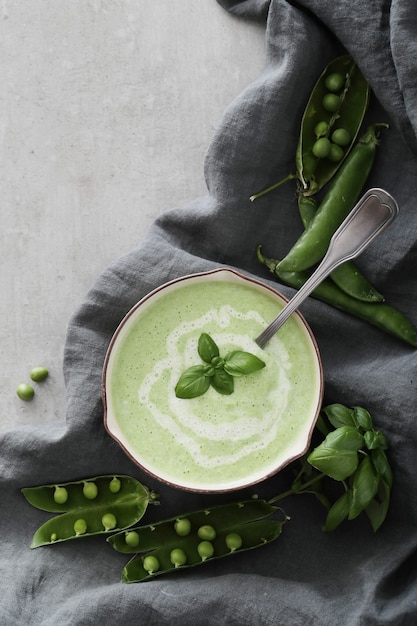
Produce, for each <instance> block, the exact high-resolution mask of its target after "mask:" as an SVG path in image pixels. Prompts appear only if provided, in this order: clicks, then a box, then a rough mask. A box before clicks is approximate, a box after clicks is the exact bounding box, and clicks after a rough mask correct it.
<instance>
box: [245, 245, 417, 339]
mask: <svg viewBox="0 0 417 626" xmlns="http://www.w3.org/2000/svg"><path fill="white" fill-rule="evenodd" d="M257 255H258V260H259V261H260V263H262V264H263V265H265V266H266V267H267V268H268V269H269V270H270V272H272V273H273V274H274V275H275V276H276V277H277V278H278V279H279V280H280V281H281V282H283V283H284V284H285V285H288V286H290V287H293V288H294V289H300V287H301V286H302V285H303V284H304V283H305V282H306V280H307V279H308V278H309V272H308V271H304V272H284V271H283V270H282V269H281V264H280V262H279V261H278V260H276V259H271V258H266V257H265V256H264V255H263V254H262V252H261V247H258V250H257ZM311 296H312V297H314V298H316V299H318V300H321V301H322V302H325V303H326V304H330V305H332V306H334V307H336V308H338V309H340V310H342V311H344V312H346V313H350V314H351V315H354V316H355V317H358V318H360V319H362V320H364V321H366V322H368V323H369V324H371V325H373V326H376V327H377V328H379V329H380V330H383V331H384V332H386V333H388V334H390V335H392V336H394V337H396V338H397V339H401V340H402V341H405V342H406V343H408V344H409V345H410V346H413V347H414V348H417V329H416V327H415V326H414V325H413V324H412V322H411V321H410V320H409V319H408V318H407V317H406V316H405V315H404V314H403V313H401V312H400V311H398V310H397V309H395V308H394V307H392V306H390V305H389V304H387V303H385V302H372V303H371V302H362V301H361V300H357V299H356V298H352V297H351V296H349V295H348V294H347V293H345V292H344V291H342V290H341V289H340V288H339V287H338V286H337V285H336V284H335V283H334V282H333V281H332V280H331V279H330V278H326V279H325V280H324V281H323V282H322V283H320V284H319V285H318V286H317V287H316V288H315V289H314V291H313V292H312V293H311Z"/></svg>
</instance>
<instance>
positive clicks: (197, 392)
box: [175, 365, 210, 399]
mask: <svg viewBox="0 0 417 626" xmlns="http://www.w3.org/2000/svg"><path fill="white" fill-rule="evenodd" d="M204 367H205V366H204V365H193V366H192V367H189V368H188V369H186V370H185V372H183V373H182V374H181V376H180V379H179V381H178V382H177V384H176V386H175V395H176V396H177V398H184V399H189V398H197V397H198V396H202V395H203V393H205V392H206V391H207V389H208V388H209V387H210V378H208V377H207V376H205V374H204Z"/></svg>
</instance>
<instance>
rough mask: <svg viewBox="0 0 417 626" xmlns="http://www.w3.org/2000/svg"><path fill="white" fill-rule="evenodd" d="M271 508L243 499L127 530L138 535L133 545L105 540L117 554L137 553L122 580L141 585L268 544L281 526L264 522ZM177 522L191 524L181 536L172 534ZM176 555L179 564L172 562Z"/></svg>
mask: <svg viewBox="0 0 417 626" xmlns="http://www.w3.org/2000/svg"><path fill="white" fill-rule="evenodd" d="M276 510H277V509H276V507H274V506H272V505H271V504H268V503H267V502H265V501H264V500H246V501H243V502H237V503H233V504H225V505H220V506H216V507H211V508H207V509H201V510H198V511H194V512H191V513H188V514H186V515H182V516H180V517H178V516H177V517H173V518H170V519H168V520H164V521H162V522H158V523H156V524H149V525H147V526H142V527H138V528H133V529H131V530H130V531H129V532H131V531H133V532H135V533H137V535H138V538H139V540H138V543H137V545H136V546H134V547H131V546H130V545H129V541H126V538H127V535H126V533H124V532H122V533H117V534H115V535H112V536H110V537H108V539H107V541H109V542H110V543H111V544H112V545H113V547H114V548H115V549H116V550H118V551H120V552H124V553H135V554H136V556H134V557H133V558H132V559H131V560H130V561H129V562H128V563H127V564H126V566H125V568H124V570H123V575H122V581H123V582H140V581H144V580H148V579H149V578H152V577H154V576H156V575H159V574H164V573H167V572H172V571H175V570H176V569H179V568H181V569H183V568H186V567H194V566H196V565H200V564H202V563H205V562H208V561H211V560H214V559H218V558H221V557H224V556H228V555H230V554H234V553H237V552H243V551H245V550H250V549H253V548H256V547H258V546H261V545H264V544H265V543H268V542H270V541H273V540H274V539H276V538H277V537H278V536H279V535H280V533H281V530H282V525H283V522H278V521H276V520H271V519H265V518H266V517H267V516H269V515H271V514H272V513H273V512H275V511H276ZM181 519H186V520H188V522H189V525H190V532H188V533H187V534H186V535H183V534H178V532H177V530H176V528H178V521H179V520H181ZM203 530H204V532H203ZM238 539H239V540H240V541H239V540H238ZM173 553H174V557H173ZM177 556H180V557H181V560H178V561H176V560H175V559H176V557H177ZM150 557H151V559H152V560H150ZM149 563H150V565H149Z"/></svg>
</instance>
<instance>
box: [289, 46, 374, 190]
mask: <svg viewBox="0 0 417 626" xmlns="http://www.w3.org/2000/svg"><path fill="white" fill-rule="evenodd" d="M335 76H341V77H342V80H343V82H342V83H341V85H334V91H335V92H336V94H334V92H333V91H330V90H329V87H330V89H331V90H333V87H332V85H331V84H329V78H332V77H335ZM338 87H339V88H338ZM330 94H334V95H335V99H336V98H338V104H337V107H336V108H335V110H333V111H329V110H326V108H325V107H324V106H323V100H325V98H326V96H328V95H330ZM369 96H370V89H369V85H368V83H367V81H366V80H365V78H364V77H363V75H362V73H361V71H360V70H359V68H358V66H357V65H356V63H355V62H354V61H353V60H352V58H351V57H350V56H348V55H346V56H342V57H338V58H337V59H334V60H333V61H332V62H331V63H329V65H328V66H327V67H326V69H325V70H324V71H323V73H322V74H321V76H320V77H319V79H318V80H317V82H316V84H315V86H314V88H313V90H312V92H311V95H310V98H309V100H308V102H307V106H306V108H305V111H304V115H303V119H302V122H301V131H300V137H299V141H298V146H297V151H296V157H295V161H296V167H297V175H298V179H299V181H300V183H301V188H302V193H303V194H304V195H312V194H315V193H317V192H318V191H320V189H322V188H323V187H324V186H325V185H326V184H327V183H328V182H329V181H330V180H331V179H332V178H333V176H334V175H335V174H336V172H337V170H338V169H339V167H340V166H341V165H342V163H343V161H344V159H345V158H346V157H347V155H348V154H349V151H350V150H351V148H352V146H353V144H354V142H355V139H356V137H357V135H358V132H359V129H360V127H361V124H362V121H363V118H364V115H365V113H366V110H367V108H368V103H369ZM335 101H336V100H335ZM323 122H324V124H325V126H324V124H323ZM319 124H323V126H322V128H324V130H322V132H321V133H320V131H319V132H317V130H316V129H317V126H318V125H319ZM340 130H343V131H345V133H346V137H347V138H348V139H347V141H346V143H345V142H343V141H342V143H345V145H344V147H343V156H342V158H341V159H340V160H338V161H332V160H330V159H328V158H317V157H316V156H315V155H314V152H313V149H314V145H315V143H316V141H317V140H320V139H325V140H327V141H330V140H331V139H332V135H333V133H334V132H335V131H340ZM340 134H341V133H340ZM330 143H333V142H332V141H330ZM336 145H337V144H336Z"/></svg>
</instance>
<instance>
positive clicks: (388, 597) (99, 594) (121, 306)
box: [0, 0, 417, 626]
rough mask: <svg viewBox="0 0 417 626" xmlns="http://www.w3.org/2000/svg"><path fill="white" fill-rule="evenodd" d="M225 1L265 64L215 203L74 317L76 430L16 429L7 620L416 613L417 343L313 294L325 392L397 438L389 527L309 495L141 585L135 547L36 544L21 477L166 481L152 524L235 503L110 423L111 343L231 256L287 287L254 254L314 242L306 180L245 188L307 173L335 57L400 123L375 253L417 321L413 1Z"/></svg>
mask: <svg viewBox="0 0 417 626" xmlns="http://www.w3.org/2000/svg"><path fill="white" fill-rule="evenodd" d="M219 3H220V4H221V5H222V6H224V7H225V8H226V9H228V10H230V11H231V12H233V13H235V14H236V15H241V16H243V17H245V18H252V19H265V20H266V63H265V68H264V71H263V72H262V73H261V75H260V76H259V78H258V79H257V80H256V81H255V82H254V83H253V84H252V85H250V86H249V87H248V88H247V89H245V90H244V92H243V93H241V94H240V95H239V97H237V98H236V100H235V101H234V102H232V103H231V105H230V106H229V107H228V109H227V110H226V111H225V113H224V117H223V119H222V121H221V123H220V125H219V128H218V129H217V131H216V133H215V136H214V138H213V141H212V142H211V144H210V146H209V148H208V152H207V157H206V161H205V164H204V167H205V175H206V180H207V189H208V191H207V195H205V196H203V197H201V198H197V199H195V200H193V201H190V202H189V203H188V204H187V205H186V206H183V207H181V208H178V209H176V210H172V211H169V212H167V213H166V214H164V215H163V216H162V217H161V218H160V219H158V220H157V221H156V223H155V224H154V225H153V227H152V228H151V230H150V232H149V235H148V236H147V238H146V240H145V241H144V243H143V244H142V245H141V246H140V247H138V248H137V249H135V250H133V251H132V252H131V253H130V254H128V255H126V256H125V257H123V258H121V259H118V260H116V261H115V262H114V263H113V264H112V265H111V266H110V267H109V268H108V269H107V270H106V271H105V272H103V274H102V275H101V276H99V277H98V278H97V280H96V282H95V284H94V285H93V287H92V289H91V291H90V292H89V293H88V294H87V295H86V297H85V299H84V301H83V302H82V303H81V304H80V307H79V309H78V310H77V311H76V312H75V314H74V316H73V317H72V319H71V320H70V322H69V328H68V336H67V342H66V349H65V362H64V370H65V378H66V386H67V417H66V423H65V424H61V423H55V424H53V425H52V426H51V425H50V424H48V425H47V426H39V427H30V428H26V429H19V430H16V431H11V432H8V433H5V434H3V435H1V446H0V477H1V478H0V479H1V483H2V492H1V493H2V513H1V516H0V524H1V528H2V537H3V548H2V551H1V553H0V589H1V599H0V623H1V624H5V625H7V626H9V625H10V626H14V625H17V624H42V625H45V626H55V625H56V624H60V625H61V626H65V625H80V626H81V625H82V626H87V625H94V626H96V625H98V624H100V625H104V624H109V625H110V624H119V623H120V624H122V623H123V624H152V625H163V624H181V625H183V626H186V625H190V626H191V625H193V626H195V625H196V624H201V625H210V624H213V625H214V624H228V625H234V624H236V626H244V625H254V626H260V625H271V626H277V625H286V626H298V625H300V626H301V625H302V626H305V625H306V624H312V625H328V626H333V625H334V624H335V623H339V622H340V623H343V624H346V625H348V626H359V625H361V626H363V625H381V626H382V625H387V626H388V625H389V626H393V625H398V626H399V625H402V626H408V625H410V626H411V625H412V624H415V623H416V622H417V593H416V591H417V497H416V479H415V471H416V465H417V464H416V448H417V421H416V405H417V392H416V353H415V351H413V350H412V349H411V348H409V347H408V346H407V345H405V344H402V343H400V342H399V341H397V340H396V339H394V338H391V337H389V336H388V335H385V334H383V333H382V332H380V331H379V330H377V329H373V328H370V327H369V326H367V325H365V324H364V323H363V322H361V321H359V320H357V319H354V318H352V317H349V316H347V315H345V314H344V313H342V312H340V311H337V310H336V309H332V308H330V307H328V306H326V305H325V304H323V303H320V302H318V301H316V300H313V299H309V301H308V302H306V303H305V305H303V309H302V310H303V313H304V315H305V316H306V318H307V320H308V322H309V323H310V325H311V327H312V329H313V331H314V333H315V334H316V337H317V340H318V343H319V346H320V350H321V353H322V358H323V364H324V371H325V384H326V388H325V391H326V401H327V402H342V403H345V404H347V405H349V406H352V405H361V406H364V407H366V408H367V409H368V410H369V411H370V412H371V413H372V415H373V418H374V422H375V425H376V426H377V428H380V429H381V430H382V431H383V432H384V433H385V434H386V436H387V437H388V440H389V442H390V445H391V447H390V450H389V456H390V460H391V463H392V466H393V469H394V479H395V482H394V490H393V499H392V506H391V509H390V513H389V516H388V518H387V520H386V523H385V524H384V525H383V527H382V528H381V529H380V530H379V531H378V532H377V533H376V534H373V533H372V531H371V529H370V527H369V525H368V523H367V522H366V520H362V519H358V520H355V521H353V522H349V523H347V524H345V525H343V526H341V527H340V529H339V530H337V531H336V532H335V533H333V534H326V533H324V532H323V531H322V530H321V525H322V523H323V519H324V517H323V516H324V510H323V509H322V507H321V506H320V504H319V503H318V502H316V500H315V499H314V498H313V497H312V498H309V496H302V497H294V498H292V499H290V500H288V501H286V502H285V511H286V513H287V514H288V515H290V516H291V521H290V522H289V523H288V524H287V525H286V526H285V529H284V532H283V535H282V537H281V538H279V539H278V540H277V541H276V542H274V543H272V544H269V545H268V546H266V547H265V548H260V549H259V550H255V551H253V552H250V553H245V554H241V555H236V556H235V557H234V558H230V559H226V560H224V561H222V560H220V561H217V562H213V563H211V564H208V565H207V566H204V567H201V568H196V569H190V570H187V571H184V572H183V573H181V574H180V575H171V576H169V577H167V578H164V577H161V578H158V579H155V580H154V581H152V582H150V583H144V584H137V585H123V584H121V583H120V582H119V579H120V574H121V570H122V567H123V565H124V563H125V561H126V558H125V557H123V555H120V554H118V553H116V552H115V551H114V550H113V549H112V548H111V547H110V546H109V545H108V544H106V542H105V541H104V540H103V539H102V538H94V539H91V540H85V541H84V540H83V541H76V542H74V541H73V542H68V543H66V544H60V545H57V546H53V547H47V548H40V549H38V550H29V547H28V546H29V543H30V539H31V536H32V534H33V532H34V530H35V529H36V528H37V526H38V525H40V524H41V523H42V522H43V521H44V520H45V519H46V518H47V517H48V514H44V513H42V512H41V511H37V510H35V509H33V508H32V507H30V506H29V505H28V504H27V503H26V502H25V501H24V499H23V497H22V495H21V494H20V489H21V488H22V487H24V486H29V485H35V484H43V483H49V482H53V481H55V480H57V481H66V480H72V479H74V480H75V479H81V478H84V477H88V476H94V475H98V474H104V473H116V472H118V473H127V474H131V475H133V476H135V477H137V478H138V479H139V480H142V481H143V482H144V483H145V484H146V485H148V486H149V487H151V488H153V489H155V490H156V491H157V492H159V493H160V495H161V501H162V503H163V504H162V505H161V506H160V507H154V508H153V509H152V511H150V512H149V516H152V519H155V520H156V519H162V518H163V517H168V516H170V515H175V514H177V513H180V512H183V511H188V510H192V509H193V508H194V507H201V506H205V505H208V504H211V503H215V502H219V503H221V502H224V501H226V500H227V499H230V497H229V498H228V497H227V496H224V495H222V496H221V497H216V496H203V495H201V496H200V495H190V494H187V493H183V492H181V491H179V490H174V489H170V488H168V487H164V486H162V485H160V484H158V483H157V482H156V481H154V480H152V479H150V478H148V477H147V476H145V475H144V474H142V473H141V471H140V470H139V469H138V468H137V467H136V466H135V465H133V463H131V462H130V460H128V459H127V458H126V456H125V455H124V454H123V452H122V451H121V450H120V449H119V447H118V446H117V445H116V443H115V442H113V440H112V439H111V438H110V437H109V436H108V435H107V434H106V433H105V431H104V428H103V424H102V419H103V408H102V403H101V395H100V394H101V369H102V365H103V359H104V355H105V352H106V349H107V346H108V344H109V341H110V338H111V336H112V333H113V332H114V330H115V329H116V326H117V324H118V323H119V322H120V320H121V319H122V317H123V316H124V315H125V313H126V312H127V311H128V310H129V308H130V307H131V306H132V305H133V304H135V302H137V301H138V300H139V299H140V298H141V297H142V296H144V295H145V294H146V293H148V292H149V291H150V290H151V289H153V288H154V287H156V286H158V285H160V284H162V283H164V282H165V281H167V280H170V279H172V278H175V277H177V276H181V275H184V274H188V273H192V272H198V271H203V270H208V269H212V268H215V267H219V266H223V265H224V266H231V267H235V268H238V269H240V270H242V271H244V272H246V273H248V274H251V275H256V276H258V277H262V278H263V279H264V280H266V281H268V282H270V284H274V285H275V286H276V283H275V282H274V281H273V280H272V277H271V275H270V274H268V273H267V272H266V270H265V268H263V267H261V266H260V265H259V264H258V262H257V260H256V254H255V249H256V245H257V244H258V243H262V244H263V245H264V248H265V250H266V251H268V252H269V253H270V254H271V256H282V255H283V254H284V253H285V251H286V250H288V249H289V247H290V245H291V243H292V242H293V241H294V240H295V238H296V237H297V235H298V233H299V232H300V223H299V219H298V216H297V210H296V203H295V194H294V187H293V186H292V185H291V184H290V183H289V184H288V185H286V186H283V187H282V188H280V189H279V190H277V191H276V192H275V193H274V194H271V195H270V196H265V197H264V198H262V199H260V200H259V201H257V203H256V204H251V203H250V202H249V200H248V197H249V195H250V194H251V193H253V192H255V191H257V190H259V189H262V188H263V187H264V186H265V185H267V184H268V183H270V182H271V181H274V180H277V179H278V178H280V177H281V176H284V175H286V174H287V173H288V172H289V171H291V170H292V168H293V162H294V151H295V146H296V143H297V135H298V130H299V124H300V116H301V114H302V110H303V108H304V105H305V102H306V99H307V98H308V95H309V93H310V90H311V88H312V86H313V84H314V82H315V80H316V78H317V76H318V75H319V73H320V72H321V71H322V69H323V68H324V66H325V65H326V64H327V62H328V61H330V60H331V59H332V58H334V57H335V56H337V55H339V54H342V53H344V52H345V51H348V52H349V53H350V54H351V55H352V56H353V57H354V58H355V59H356V61H357V62H358V64H359V66H360V67H361V69H362V70H363V72H364V74H365V75H366V77H367V79H368V80H369V82H370V84H371V86H372V88H373V91H374V94H375V96H374V99H373V103H372V106H371V109H370V111H369V119H370V120H378V121H387V122H389V123H390V129H389V131H387V132H386V133H385V134H384V136H383V143H382V145H381V147H380V149H379V152H378V156H377V160H376V164H375V168H374V170H373V173H372V175H371V178H370V181H369V186H380V187H384V188H385V189H387V190H388V191H389V192H390V193H392V194H393V195H394V197H395V198H396V200H397V201H398V203H399V205H400V216H399V217H398V219H397V220H396V222H395V223H394V225H393V226H391V227H390V229H389V231H387V232H386V234H385V233H384V234H383V235H382V236H381V237H380V238H378V240H377V241H376V242H375V244H374V245H373V246H372V248H371V249H369V251H367V252H365V253H364V255H363V259H362V261H363V263H364V264H365V265H366V268H367V271H368V274H369V275H370V277H371V278H373V279H374V281H375V282H376V283H377V285H378V287H379V288H380V290H381V291H383V293H384V294H385V295H386V297H387V299H388V301H390V302H391V303H392V304H394V305H395V306H396V307H397V308H399V309H400V310H402V311H403V312H404V313H406V314H407V315H408V316H409V317H410V318H411V319H412V320H413V321H414V322H415V323H417V317H416V311H417V285H416V267H417V249H416V233H417V210H416V206H415V204H416V202H415V197H416V193H417V174H416V171H417V170H416V166H417V156H416V154H417V142H416V131H417V91H416V90H417V82H416V76H417V16H416V13H415V3H414V0H393V1H392V2H386V1H385V0H370V1H368V2H361V1H359V0H351V1H350V2H340V3H334V2H333V1H331V0H300V1H299V2H287V1H285V0H271V1H270V2H267V1H265V0H246V1H242V2H238V1H237V2H227V1H226V0H222V1H220V0H219ZM280 289H281V291H282V292H284V293H285V294H287V295H291V293H292V292H291V290H290V289H288V288H286V287H280ZM287 484H288V475H287V474H286V472H283V473H282V474H279V475H277V476H275V477H274V478H272V479H270V480H269V481H267V482H265V483H264V484H262V485H259V486H258V487H257V488H253V489H250V490H248V491H247V492H246V493H245V494H244V495H250V494H253V493H258V494H259V495H260V496H262V497H268V496H272V495H273V494H275V493H278V492H279V491H280V490H281V489H283V488H285V487H286V485H287ZM239 495H241V494H239ZM236 497H237V495H236ZM147 519H150V518H149V517H148V518H147Z"/></svg>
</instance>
